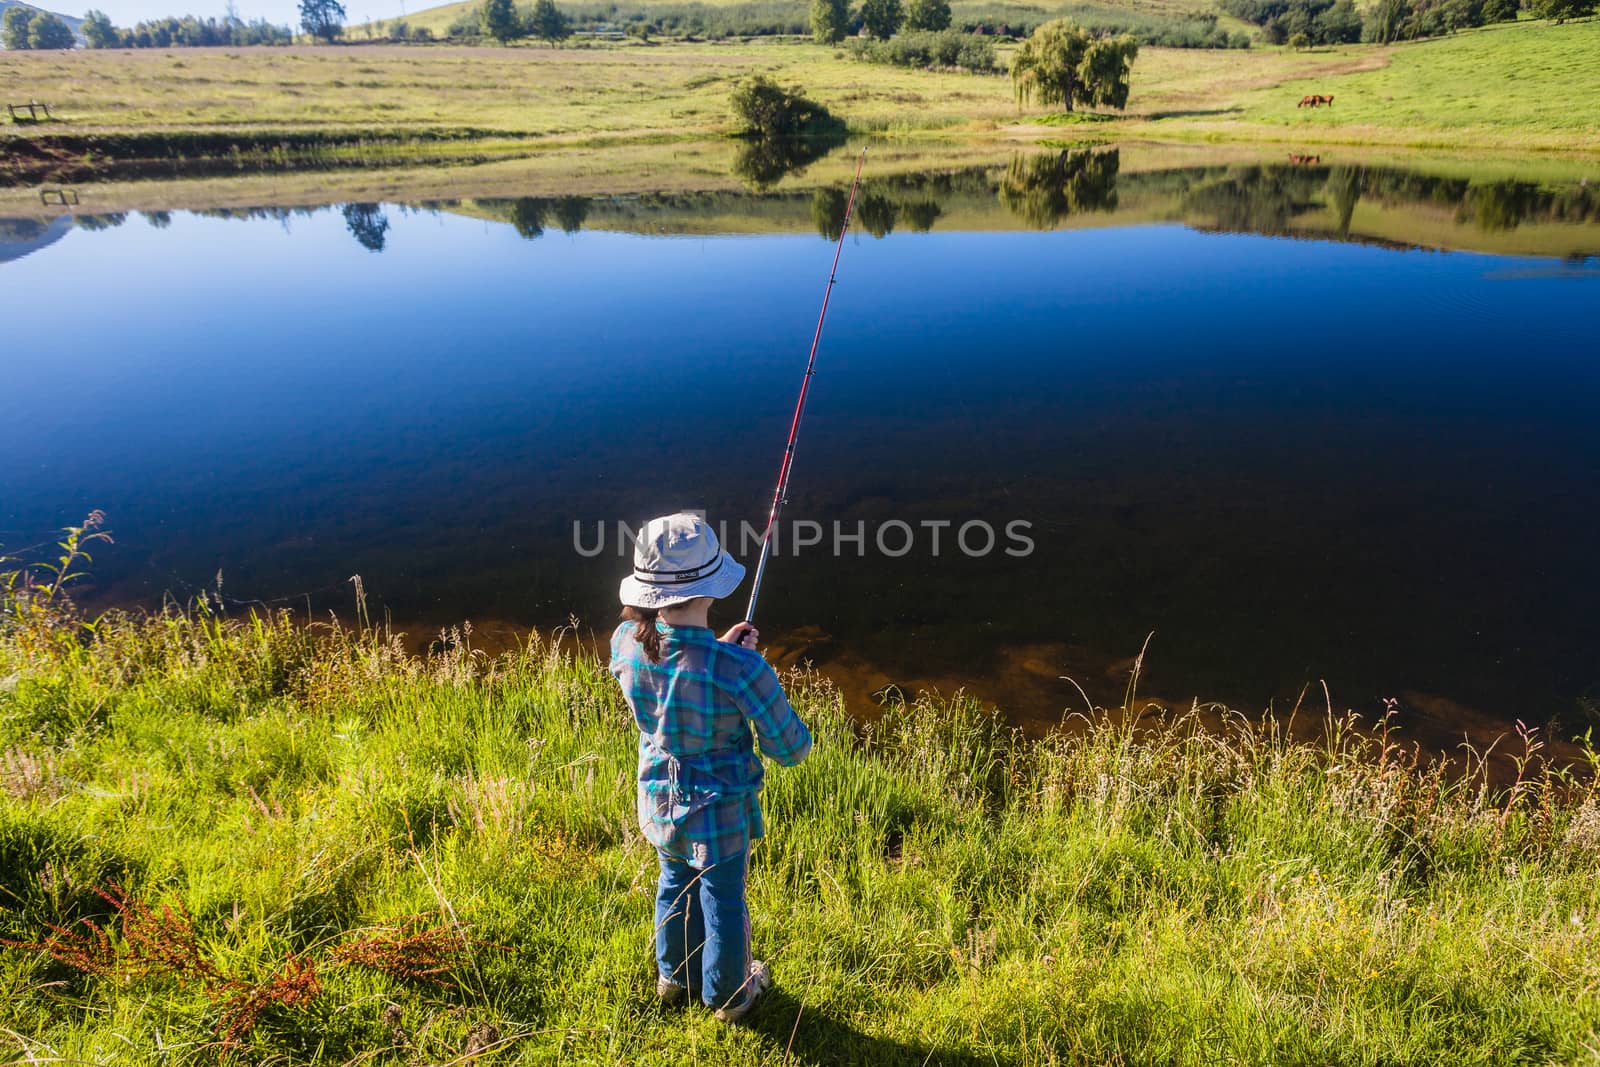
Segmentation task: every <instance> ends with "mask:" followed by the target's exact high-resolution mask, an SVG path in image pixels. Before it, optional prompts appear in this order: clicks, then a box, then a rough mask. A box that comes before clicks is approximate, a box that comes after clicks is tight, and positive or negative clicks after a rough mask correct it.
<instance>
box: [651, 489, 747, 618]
mask: <svg viewBox="0 0 1600 1067" xmlns="http://www.w3.org/2000/svg"><path fill="white" fill-rule="evenodd" d="M743 580H744V564H742V563H740V562H739V561H738V560H736V559H734V558H733V557H732V556H730V555H728V554H727V553H726V552H724V551H723V550H722V546H721V545H720V544H718V543H717V535H716V534H715V533H714V532H713V531H712V529H711V527H710V526H709V525H707V523H706V520H705V519H703V518H701V517H700V516H698V515H695V514H693V513H691V512H687V511H680V512H678V513H677V514H676V515H663V516H662V517H661V518H659V519H651V520H650V521H649V522H647V523H645V525H644V529H642V530H640V531H639V536H638V539H637V540H635V542H634V547H633V573H632V574H630V575H628V577H626V578H624V579H622V588H621V590H620V593H621V597H622V603H623V604H625V605H627V606H629V607H635V608H666V607H671V606H672V605H673V604H683V603H687V602H688V601H690V600H693V599H694V598H695V597H698V596H709V597H718V598H720V597H725V596H727V595H728V594H729V593H731V592H733V591H734V590H735V589H737V588H738V587H739V583H740V582H741V581H743Z"/></svg>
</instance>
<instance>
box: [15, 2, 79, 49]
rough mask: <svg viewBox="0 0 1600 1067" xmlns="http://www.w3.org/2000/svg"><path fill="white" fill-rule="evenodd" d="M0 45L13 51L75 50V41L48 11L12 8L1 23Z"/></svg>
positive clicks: (66, 28) (75, 38)
mask: <svg viewBox="0 0 1600 1067" xmlns="http://www.w3.org/2000/svg"><path fill="white" fill-rule="evenodd" d="M0 43H4V44H5V46H6V47H7V48H10V49H13V50H15V51H19V52H21V51H28V50H30V49H36V50H43V49H56V48H75V47H77V44H78V38H77V37H76V35H74V34H73V32H72V27H71V26H68V25H67V24H66V23H65V22H64V21H62V20H61V19H60V18H58V17H56V16H55V15H52V14H51V13H50V12H48V11H36V10H34V9H33V8H28V7H22V6H20V5H19V6H14V7H8V8H6V13H5V16H4V18H3V21H0Z"/></svg>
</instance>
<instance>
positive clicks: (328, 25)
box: [300, 0, 345, 44]
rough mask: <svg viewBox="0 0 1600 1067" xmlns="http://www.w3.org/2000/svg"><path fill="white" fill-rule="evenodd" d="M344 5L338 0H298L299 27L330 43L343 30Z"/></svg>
mask: <svg viewBox="0 0 1600 1067" xmlns="http://www.w3.org/2000/svg"><path fill="white" fill-rule="evenodd" d="M344 19H345V15H344V5H343V4H341V3H340V2H339V0H300V28H301V29H303V30H305V31H306V32H307V33H309V34H311V35H312V36H313V37H321V38H322V39H323V40H324V41H327V42H328V43H330V44H332V43H333V39H334V38H335V37H338V36H339V35H340V34H341V33H343V32H344Z"/></svg>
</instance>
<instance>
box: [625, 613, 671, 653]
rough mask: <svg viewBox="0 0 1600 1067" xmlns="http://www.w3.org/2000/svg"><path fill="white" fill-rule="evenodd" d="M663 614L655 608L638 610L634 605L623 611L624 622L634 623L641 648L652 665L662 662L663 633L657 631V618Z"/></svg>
mask: <svg viewBox="0 0 1600 1067" xmlns="http://www.w3.org/2000/svg"><path fill="white" fill-rule="evenodd" d="M660 614H661V612H660V611H658V610H657V609H655V608H636V607H634V606H633V605H632V604H630V605H628V606H627V607H625V608H623V609H622V621H623V622H631V623H634V624H635V626H634V633H635V634H636V635H637V636H638V638H639V647H640V648H642V649H644V654H645V658H646V659H648V660H649V661H650V662H651V663H660V662H661V631H659V630H657V629H656V618H657V617H658V616H659V615H660Z"/></svg>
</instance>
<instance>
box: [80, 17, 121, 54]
mask: <svg viewBox="0 0 1600 1067" xmlns="http://www.w3.org/2000/svg"><path fill="white" fill-rule="evenodd" d="M83 38H84V40H86V41H88V42H89V47H90V48H115V47H116V46H117V43H118V41H119V38H118V37H117V28H116V27H115V26H113V25H111V19H110V18H109V17H107V15H106V13H105V12H104V11H90V12H89V13H88V14H87V15H84V16H83Z"/></svg>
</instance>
